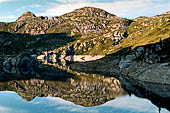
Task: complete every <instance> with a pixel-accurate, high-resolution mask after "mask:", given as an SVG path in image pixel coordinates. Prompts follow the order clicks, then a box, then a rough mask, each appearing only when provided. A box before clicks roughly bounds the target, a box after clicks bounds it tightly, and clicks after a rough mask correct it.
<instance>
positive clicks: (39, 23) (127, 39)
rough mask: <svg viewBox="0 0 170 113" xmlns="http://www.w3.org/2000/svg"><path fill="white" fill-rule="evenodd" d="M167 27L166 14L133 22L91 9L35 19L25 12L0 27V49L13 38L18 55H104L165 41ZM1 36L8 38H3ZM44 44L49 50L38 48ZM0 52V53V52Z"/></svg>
mask: <svg viewBox="0 0 170 113" xmlns="http://www.w3.org/2000/svg"><path fill="white" fill-rule="evenodd" d="M169 23H170V14H169V12H166V13H163V14H161V15H157V16H153V17H138V18H136V19H126V18H121V17H118V16H116V15H114V14H110V13H108V12H106V11H104V10H102V9H99V8H93V7H84V8H80V9H76V10H74V11H73V12H70V13H67V14H64V15H62V16H59V17H50V18H49V17H43V16H39V17H37V16H35V14H33V13H31V12H26V13H24V14H22V15H21V16H20V17H19V18H18V19H17V20H16V21H15V22H11V23H4V22H1V23H0V32H1V33H0V37H1V38H0V45H2V46H1V47H3V46H7V47H6V48H8V47H13V46H14V45H15V44H14V43H13V42H14V41H13V40H14V38H10V39H9V37H15V38H16V40H17V41H16V40H15V41H16V42H19V43H17V45H18V44H22V46H23V48H24V49H22V50H21V51H23V50H25V49H31V48H33V47H34V49H35V50H37V51H39V52H41V51H45V50H48V51H49V50H51V51H50V52H53V53H58V52H60V53H61V54H65V52H66V51H69V48H70V47H72V46H73V48H74V54H88V55H97V54H100V55H107V54H112V53H115V52H117V51H119V50H122V49H123V48H127V47H130V48H131V49H133V48H135V47H137V46H142V45H147V44H151V43H156V42H159V41H160V40H164V39H166V38H168V37H169V34H170V29H169V25H170V24H169ZM2 32H3V33H2ZM4 32H5V33H10V34H11V35H4ZM18 34H20V35H18ZM51 34H56V35H55V36H54V35H51ZM57 34H66V35H67V36H66V35H65V36H66V37H65V38H64V40H62V39H59V38H55V37H56V36H57V37H61V35H59V36H58V35H57ZM21 35H22V36H21ZM29 35H30V36H29ZM4 36H5V38H4ZM20 36H21V37H27V38H28V39H27V40H25V41H19V40H21V39H22V38H19V37H20ZM29 37H34V38H29ZM40 37H42V38H40ZM43 37H46V38H43ZM48 37H50V38H48ZM68 37H69V38H68ZM53 38H55V39H53ZM49 39H50V40H49ZM58 39H59V40H58ZM45 40H46V41H45ZM41 41H42V42H43V44H42V45H41V46H37V43H39V42H41ZM53 42H55V43H53ZM68 42H69V43H68ZM23 43H24V44H23ZM50 43H53V44H50ZM59 43H62V44H59ZM30 44H31V45H30ZM48 44H50V46H48V47H44V48H43V47H42V46H43V45H48ZM11 45H12V46H11ZM56 45H57V46H56ZM28 46H29V48H28ZM0 50H1V53H2V48H1V49H0ZM4 51H6V50H3V52H4ZM17 51H18V49H17V50H13V53H11V52H6V53H5V54H15V53H18V52H17Z"/></svg>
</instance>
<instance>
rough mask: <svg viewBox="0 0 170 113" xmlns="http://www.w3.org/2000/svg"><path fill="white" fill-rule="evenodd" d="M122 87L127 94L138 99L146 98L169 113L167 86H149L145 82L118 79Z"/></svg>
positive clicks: (168, 89)
mask: <svg viewBox="0 0 170 113" xmlns="http://www.w3.org/2000/svg"><path fill="white" fill-rule="evenodd" d="M120 81H121V83H122V87H123V88H124V89H125V90H126V91H127V92H128V93H129V94H134V95H135V96H137V97H140V98H147V99H149V100H150V101H151V102H152V103H153V104H155V105H156V106H157V107H159V108H166V109H168V110H169V111H170V94H169V92H170V87H169V85H162V84H151V83H146V82H140V81H134V80H127V79H123V78H121V79H120Z"/></svg>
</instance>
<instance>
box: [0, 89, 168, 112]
mask: <svg viewBox="0 0 170 113" xmlns="http://www.w3.org/2000/svg"><path fill="white" fill-rule="evenodd" d="M0 100H1V101H0V112H1V113H158V108H157V107H156V106H155V105H153V104H152V103H151V102H150V101H149V100H147V99H141V98H137V97H135V96H133V95H132V96H123V97H119V98H117V99H114V100H111V101H109V102H106V103H105V104H103V105H100V106H95V107H83V106H79V105H75V104H73V103H72V102H69V101H66V100H63V99H61V98H58V97H56V98H54V97H45V98H44V97H41V98H40V97H36V98H35V99H34V100H32V101H30V102H27V101H25V100H23V99H22V98H21V97H20V96H19V95H18V94H16V93H15V92H9V91H2V92H0ZM161 112H162V113H169V112H168V111H167V110H165V109H162V111H161Z"/></svg>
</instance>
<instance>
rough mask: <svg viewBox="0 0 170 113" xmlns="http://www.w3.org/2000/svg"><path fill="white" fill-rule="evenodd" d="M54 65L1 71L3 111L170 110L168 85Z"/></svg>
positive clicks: (128, 112) (145, 112)
mask: <svg viewBox="0 0 170 113" xmlns="http://www.w3.org/2000/svg"><path fill="white" fill-rule="evenodd" d="M52 65H53V66H46V65H42V64H40V65H39V66H38V67H36V68H35V69H31V70H32V72H31V73H29V74H28V73H27V74H25V75H24V74H23V72H19V70H22V69H18V71H14V69H13V70H8V72H7V70H6V71H1V72H0V75H1V76H0V80H1V82H0V91H1V92H0V100H1V102H0V112H3V113H34V112H35V113H47V112H48V113H58V112H59V113H80V112H82V113H87V112H89V113H102V112H106V113H113V112H114V113H141V112H142V113H154V112H155V113H157V112H158V109H159V108H166V109H162V110H161V112H162V113H168V110H170V107H169V105H170V95H169V94H168V92H169V91H170V88H169V87H168V86H165V85H164V86H163V85H153V84H146V83H142V82H133V81H129V80H126V79H124V78H118V79H116V78H114V77H106V76H103V75H96V74H82V73H76V72H71V73H69V72H67V71H65V70H62V69H61V68H62V67H63V66H61V65H57V66H55V65H54V64H52ZM54 66H55V67H54ZM56 67H58V68H56ZM59 68H60V69H59ZM63 68H64V69H66V67H63ZM24 71H25V70H24ZM28 71H29V70H28ZM21 73H22V75H21ZM24 73H25V72H24ZM11 91H12V92H11ZM14 92H15V93H14ZM18 95H19V96H18ZM20 97H22V98H23V99H21V98H20ZM139 97H140V98H139ZM142 98H145V99H142Z"/></svg>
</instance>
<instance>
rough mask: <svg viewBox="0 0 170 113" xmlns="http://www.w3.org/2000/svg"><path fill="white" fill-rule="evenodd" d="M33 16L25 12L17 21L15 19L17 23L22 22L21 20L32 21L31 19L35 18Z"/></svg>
mask: <svg viewBox="0 0 170 113" xmlns="http://www.w3.org/2000/svg"><path fill="white" fill-rule="evenodd" d="M35 17H36V16H35V14H33V13H32V12H30V11H27V12H25V13H24V14H22V15H21V16H20V17H19V18H18V19H17V22H18V21H23V20H28V19H32V18H35Z"/></svg>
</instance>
